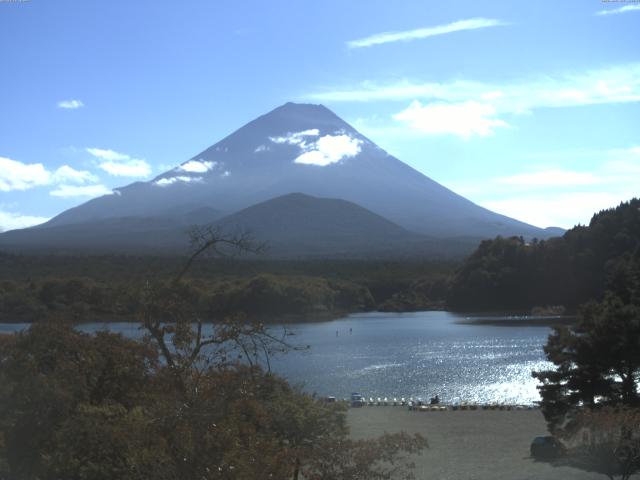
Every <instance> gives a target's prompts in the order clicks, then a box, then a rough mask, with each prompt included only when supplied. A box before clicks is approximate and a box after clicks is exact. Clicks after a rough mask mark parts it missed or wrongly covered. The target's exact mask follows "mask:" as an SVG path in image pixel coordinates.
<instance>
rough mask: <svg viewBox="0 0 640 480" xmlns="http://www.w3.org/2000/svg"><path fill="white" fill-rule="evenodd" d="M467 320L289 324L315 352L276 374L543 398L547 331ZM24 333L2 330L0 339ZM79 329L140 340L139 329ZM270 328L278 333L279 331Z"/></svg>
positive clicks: (418, 391) (324, 389)
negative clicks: (539, 385)
mask: <svg viewBox="0 0 640 480" xmlns="http://www.w3.org/2000/svg"><path fill="white" fill-rule="evenodd" d="M468 320H469V317H465V316H460V315H456V314H453V313H449V312H434V311H431V312H415V313H381V312H374V313H360V314H353V315H349V316H347V317H345V318H342V319H339V320H333V321H325V322H314V323H301V324H289V325H287V326H286V328H287V329H288V330H291V331H292V332H294V333H295V335H294V336H293V337H289V338H290V340H291V341H292V342H293V343H295V344H298V345H310V347H311V348H310V349H309V350H308V351H304V352H290V353H288V354H287V355H281V356H277V357H276V358H274V359H273V360H272V368H273V370H275V371H276V372H278V373H280V374H281V375H283V376H284V377H286V378H287V379H288V380H289V381H291V382H293V383H296V384H303V385H304V388H305V390H307V391H308V392H315V393H317V394H319V395H323V396H325V395H334V396H336V397H339V398H342V397H347V396H349V394H350V393H351V392H360V393H362V394H364V395H365V396H367V397H369V396H371V397H378V396H381V397H385V396H386V397H398V398H399V397H423V398H429V397H431V396H433V395H436V394H438V395H439V396H440V398H441V399H442V400H443V401H445V402H464V401H468V402H482V403H492V402H503V403H518V404H531V403H533V402H535V401H537V400H539V395H538V392H537V390H536V381H535V380H534V379H533V378H532V377H531V372H532V370H539V369H544V368H548V367H550V366H551V364H549V363H548V362H546V361H545V359H544V353H543V350H542V347H543V345H544V344H545V343H546V340H547V336H548V334H549V332H550V329H549V327H545V326H493V325H474V324H472V323H471V324H470V323H468ZM460 322H467V323H460ZM25 327H26V325H25V324H4V325H0V333H2V332H10V331H16V330H19V329H21V328H25ZM79 328H80V329H81V330H83V331H86V332H95V331H98V330H104V329H108V330H111V331H116V332H121V333H123V334H124V335H126V336H128V337H131V338H139V337H141V336H142V335H143V332H142V331H141V330H140V329H139V328H138V325H137V324H134V323H124V322H121V323H88V324H83V325H81V326H80V327H79ZM273 328H274V330H275V331H276V332H277V331H278V330H279V329H281V328H282V327H281V326H275V327H273Z"/></svg>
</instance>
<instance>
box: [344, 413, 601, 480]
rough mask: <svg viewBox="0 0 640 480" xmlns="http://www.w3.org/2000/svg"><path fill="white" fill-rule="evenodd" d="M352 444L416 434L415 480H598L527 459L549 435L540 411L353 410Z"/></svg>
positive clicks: (595, 477) (348, 416) (349, 416)
mask: <svg viewBox="0 0 640 480" xmlns="http://www.w3.org/2000/svg"><path fill="white" fill-rule="evenodd" d="M347 421H348V424H349V427H350V428H351V436H352V438H354V439H363V438H371V437H375V436H378V435H381V434H383V433H385V432H388V433H395V432H400V431H405V432H407V433H411V434H413V433H420V434H422V435H423V436H425V437H426V438H427V441H428V442H429V448H428V449H427V450H425V451H424V452H423V453H422V455H417V456H415V457H414V458H412V460H413V461H414V462H415V464H416V469H415V476H416V479H425V480H426V479H429V480H454V479H455V480H484V479H487V480H489V479H490V480H533V479H545V480H578V479H580V480H592V479H593V480H596V479H601V478H603V477H602V476H601V475H596V474H593V473H587V472H584V471H582V470H578V469H575V468H571V467H566V466H562V467H555V466H553V465H550V464H549V463H545V462H538V461H535V460H534V459H532V458H531V457H530V454H529V446H530V444H531V441H532V440H533V438H534V437H536V436H539V435H548V433H547V427H546V424H545V421H544V418H543V416H542V413H541V412H540V411H539V410H513V411H499V410H498V411H495V410H471V411H446V412H412V411H409V410H408V409H407V408H405V407H364V408H351V409H349V412H348V414H347Z"/></svg>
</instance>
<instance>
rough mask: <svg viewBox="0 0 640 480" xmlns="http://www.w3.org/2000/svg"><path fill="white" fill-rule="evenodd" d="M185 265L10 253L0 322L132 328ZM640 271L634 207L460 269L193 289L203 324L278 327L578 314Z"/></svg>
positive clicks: (327, 266)
mask: <svg viewBox="0 0 640 480" xmlns="http://www.w3.org/2000/svg"><path fill="white" fill-rule="evenodd" d="M184 258H185V257H178V256H172V257H154V256H148V257H145V256H125V255H102V256H56V255H40V256H37V255H18V254H8V253H4V254H2V253H0V322H32V321H37V320H42V319H47V318H65V319H68V320H72V321H114V320H130V319H132V318H133V316H134V314H135V312H136V311H137V309H138V308H139V302H140V298H141V292H142V291H143V290H144V288H145V286H146V285H148V284H149V282H162V281H166V280H167V279H168V278H171V276H172V275H174V274H175V273H176V272H177V271H179V269H180V268H181V266H182V265H183V263H184ZM639 271H640V200H638V199H633V200H630V201H629V202H625V203H622V204H621V205H619V206H618V207H616V208H612V209H609V210H604V211H602V212H599V213H597V214H595V215H594V216H593V218H592V219H591V222H590V223H589V225H588V226H582V225H578V226H576V227H574V228H572V229H571V230H569V231H567V232H566V233H565V235H563V236H562V237H556V238H551V239H549V240H540V241H539V240H536V239H532V240H526V239H524V238H522V237H511V238H502V237H497V238H495V239H493V240H485V241H483V242H482V243H481V244H480V245H479V247H478V248H477V249H476V251H475V252H474V253H473V254H471V255H470V256H469V257H468V258H467V259H465V260H464V261H462V262H460V263H456V262H452V261H435V260H428V259H418V260H416V261H413V262H410V261H407V260H390V259H385V260H375V259H370V260H322V259H316V260H286V261H285V260H280V261H276V260H261V259H256V258H255V257H252V258H242V257H241V258H203V259H202V261H200V262H199V263H198V264H196V265H194V266H193V268H192V269H190V271H189V274H188V276H187V277H186V278H185V284H186V285H188V288H189V289H190V291H191V293H190V295H192V298H193V299H194V303H195V304H196V305H197V306H198V309H199V315H200V316H201V317H202V318H205V319H207V320H212V321H213V320H216V319H219V318H223V317H224V316H227V315H242V316H245V317H246V318H249V319H259V320H260V321H263V322H275V321H283V320H284V321H302V320H305V319H306V320H308V319H318V318H335V317H338V316H340V315H343V314H345V313H351V312H358V311H369V310H383V311H416V310H428V309H451V310H459V311H478V312H481V311H517V312H523V313H527V312H531V311H541V312H545V311H553V312H568V313H572V312H576V311H577V309H578V307H579V306H580V305H581V304H583V303H585V302H586V301H588V300H601V299H602V298H603V295H604V292H605V291H606V290H612V291H618V290H620V289H622V288H623V286H624V285H626V284H629V278H631V277H633V276H635V275H637V274H638V272H639Z"/></svg>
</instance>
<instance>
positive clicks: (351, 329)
mask: <svg viewBox="0 0 640 480" xmlns="http://www.w3.org/2000/svg"><path fill="white" fill-rule="evenodd" d="M352 333H353V328H351V327H349V335H351V334H352Z"/></svg>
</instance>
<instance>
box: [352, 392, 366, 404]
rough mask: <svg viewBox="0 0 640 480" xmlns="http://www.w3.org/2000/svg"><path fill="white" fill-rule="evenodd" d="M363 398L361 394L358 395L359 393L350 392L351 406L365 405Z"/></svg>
mask: <svg viewBox="0 0 640 480" xmlns="http://www.w3.org/2000/svg"><path fill="white" fill-rule="evenodd" d="M365 403H366V402H365V400H364V397H363V396H362V395H360V394H359V393H352V394H351V406H352V407H364V406H365Z"/></svg>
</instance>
